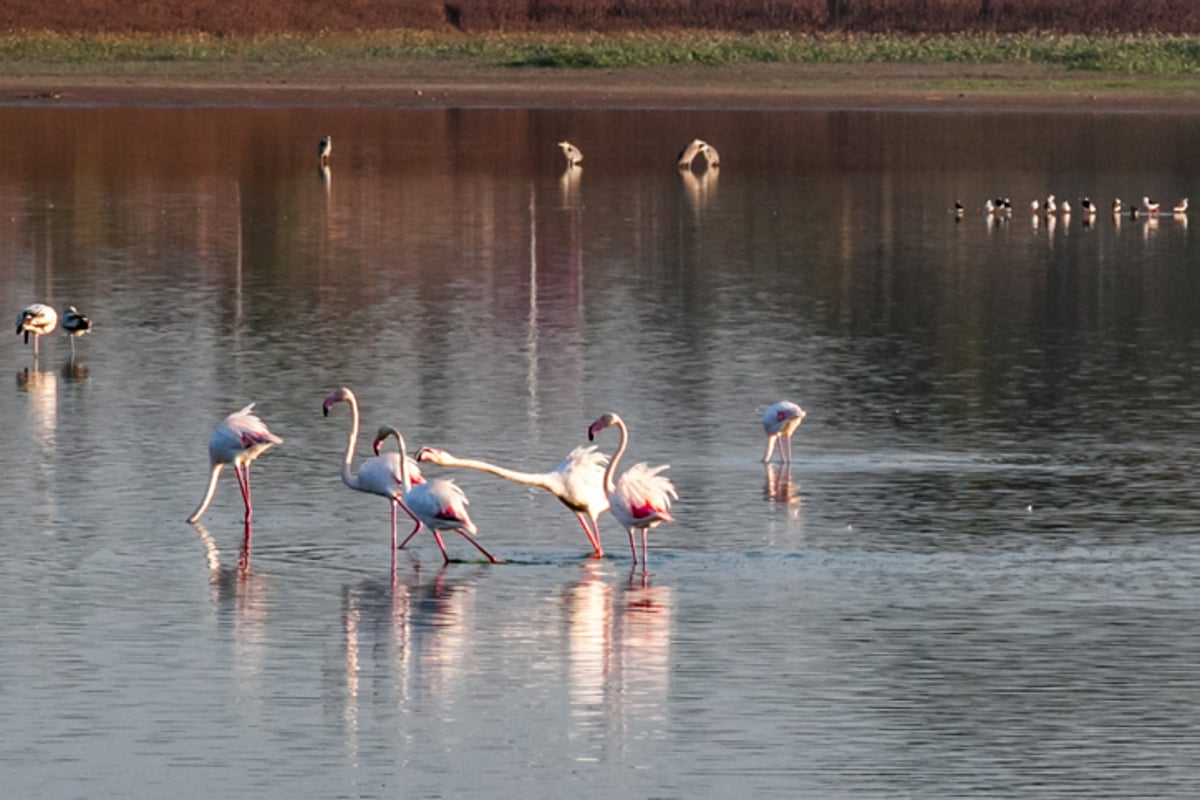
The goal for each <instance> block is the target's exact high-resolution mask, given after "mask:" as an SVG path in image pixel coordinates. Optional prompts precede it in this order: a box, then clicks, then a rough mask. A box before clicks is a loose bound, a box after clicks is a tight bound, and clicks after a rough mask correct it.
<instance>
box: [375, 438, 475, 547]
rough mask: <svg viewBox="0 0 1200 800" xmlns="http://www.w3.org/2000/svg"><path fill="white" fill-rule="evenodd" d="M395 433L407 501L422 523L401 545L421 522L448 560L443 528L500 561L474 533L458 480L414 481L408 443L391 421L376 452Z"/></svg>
mask: <svg viewBox="0 0 1200 800" xmlns="http://www.w3.org/2000/svg"><path fill="white" fill-rule="evenodd" d="M392 436H394V437H395V438H396V441H397V442H399V443H400V481H401V483H402V484H403V485H404V493H403V497H404V505H405V506H406V507H407V508H408V510H409V511H410V512H411V513H412V514H413V516H414V517H416V519H417V520H418V522H419V523H420V524H418V525H417V530H416V531H413V532H412V533H410V534H409V535H408V539H405V540H404V541H403V542H401V543H400V547H401V548H403V547H404V545H406V544H408V540H409V539H411V538H412V537H413V536H415V535H416V533H417V531H419V530H420V529H421V525H424V526H425V527H427V528H429V530H430V531H432V532H433V538H434V539H435V540H436V541H437V544H438V549H440V550H441V551H442V557H443V558H445V559H446V563H447V564H449V563H450V555H449V554H448V553H447V552H446V545H445V543H444V542H442V534H441V532H442V531H458V532H459V533H460V534H462V536H463V538H464V539H466V540H467V541H468V542H470V543H471V544H473V545H475V549H476V550H478V551H479V552H481V553H483V554H484V555H485V556H487V560H488V561H490V562H492V563H493V564H495V563H497V561H496V557H495V556H493V555H492V554H491V553H489V552H488V551H487V550H484V549H483V546H482V545H481V544H479V542H477V541H475V539H474V538H473V537H472V536H471V534H473V533H478V529H477V528H476V527H475V523H474V522H472V521H471V515H470V514H468V513H467V495H466V494H465V493H464V492H463V490H462V489H460V488H459V486H458V484H456V483H455V482H454V481H451V480H446V479H444V478H434V479H432V480H429V481H426V482H425V483H420V484H415V485H414V484H413V482H412V475H411V474H410V473H409V471H408V461H409V458H408V447H407V446H406V445H405V443H404V437H403V436H401V435H400V431H398V430H396V429H395V428H393V427H391V426H389V425H384V426H383V427H382V428H380V429H379V433H377V434H376V435H375V442H374V445H373V446H374V449H375V452H376V453H377V454H378V453H379V451H380V449H381V448H382V447H383V443H384V441H385V440H387V439H388V437H392Z"/></svg>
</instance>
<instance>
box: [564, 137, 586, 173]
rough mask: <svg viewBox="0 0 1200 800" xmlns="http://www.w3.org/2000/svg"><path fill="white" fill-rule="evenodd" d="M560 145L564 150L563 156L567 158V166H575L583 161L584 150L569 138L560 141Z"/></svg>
mask: <svg viewBox="0 0 1200 800" xmlns="http://www.w3.org/2000/svg"><path fill="white" fill-rule="evenodd" d="M558 147H559V149H560V150H562V152H563V156H564V157H565V158H566V159H567V167H568V168H570V167H574V166H576V165H577V164H579V162H580V161H583V151H581V150H580V149H579V148H578V147H576V146H575V145H573V144H571V143H570V142H568V141H567V140H565V139H564V140H563V141H561V142H559V143H558Z"/></svg>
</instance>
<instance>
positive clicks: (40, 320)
mask: <svg viewBox="0 0 1200 800" xmlns="http://www.w3.org/2000/svg"><path fill="white" fill-rule="evenodd" d="M57 327H58V312H57V311H55V310H54V309H53V308H51V307H50V306H48V305H46V304H45V303H33V304H32V305H28V306H25V308H23V309H21V313H20V314H18V315H17V335H18V336H20V335H21V334H22V333H23V334H25V344H29V334H31V333H32V334H33V357H34V358H37V355H38V340H39V339H41V337H43V336H45V335H46V334H48V333H53V332H54V329H55V328H57Z"/></svg>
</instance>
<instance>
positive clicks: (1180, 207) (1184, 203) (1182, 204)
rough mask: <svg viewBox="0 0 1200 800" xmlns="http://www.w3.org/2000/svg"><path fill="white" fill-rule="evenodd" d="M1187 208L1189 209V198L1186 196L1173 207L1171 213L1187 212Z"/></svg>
mask: <svg viewBox="0 0 1200 800" xmlns="http://www.w3.org/2000/svg"><path fill="white" fill-rule="evenodd" d="M1187 210H1188V199H1187V198H1186V197H1185V198H1183V199H1182V200H1180V201H1179V202H1178V203H1176V204H1175V207H1174V208H1172V209H1171V213H1173V214H1186V213H1187Z"/></svg>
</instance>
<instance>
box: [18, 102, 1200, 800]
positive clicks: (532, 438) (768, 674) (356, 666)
mask: <svg viewBox="0 0 1200 800" xmlns="http://www.w3.org/2000/svg"><path fill="white" fill-rule="evenodd" d="M0 127H2V128H3V130H4V131H5V136H4V138H3V140H0V296H2V297H3V299H4V303H3V306H4V308H5V309H7V310H6V311H5V312H4V313H6V314H9V315H10V316H9V319H12V316H14V315H15V314H16V312H17V310H18V309H20V308H21V307H22V306H24V305H25V304H27V303H30V302H33V301H44V302H47V303H51V304H53V305H54V306H56V307H58V308H59V309H61V308H63V307H64V306H65V305H67V304H75V305H77V306H78V307H79V308H80V310H81V311H83V312H84V313H86V314H88V315H90V316H91V317H92V318H93V320H94V322H95V331H94V333H93V334H91V335H90V336H88V337H85V338H83V339H81V340H79V341H78V342H77V352H76V354H75V356H74V357H72V355H71V351H70V348H69V345H68V342H67V340H66V338H65V337H63V336H62V334H61V333H57V334H54V335H53V336H51V337H49V338H48V339H46V340H45V341H43V343H42V354H41V357H40V358H39V359H38V360H37V361H36V362H35V361H34V359H33V356H32V349H31V348H30V347H27V346H23V345H22V343H21V341H20V339H19V338H14V337H13V336H12V334H11V333H10V334H9V338H8V341H7V344H5V345H4V346H3V348H0V363H2V364H3V370H4V371H5V372H7V374H8V375H9V376H10V377H9V380H8V383H7V388H3V384H0V419H3V421H4V422H3V425H2V426H0V448H2V450H3V452H5V453H6V454H7V456H6V459H5V474H4V479H3V489H2V490H0V518H2V519H3V526H2V527H3V536H2V547H3V558H2V559H0V775H2V776H3V784H4V794H5V795H6V796H10V797H28V798H33V797H39V798H75V797H102V796H107V797H153V798H159V797H164V796H169V795H177V796H181V797H190V796H201V795H203V796H247V795H250V794H253V795H257V796H265V797H346V798H350V797H353V798H360V797H361V798H384V797H398V796H403V797H412V798H454V797H466V796H496V797H518V796H520V797H528V798H561V797H566V796H580V797H615V796H626V797H656V798H693V797H751V796H757V797H822V798H827V797H846V798H896V797H954V798H965V797H1030V796H1038V797H1056V798H1057V797H1086V798H1132V797H1156V798H1161V797H1189V796H1192V795H1193V794H1194V791H1195V787H1196V785H1197V784H1198V783H1200V717H1198V715H1197V713H1196V709H1197V705H1198V701H1200V676H1198V672H1197V666H1198V664H1200V600H1198V599H1197V588H1198V584H1200V536H1198V535H1197V534H1200V525H1198V524H1197V519H1196V515H1197V510H1198V509H1200V492H1198V490H1197V483H1196V480H1195V464H1196V454H1197V449H1198V448H1197V445H1198V444H1200V441H1198V440H1200V374H1198V367H1197V365H1198V364H1200V269H1198V267H1200V249H1198V243H1197V239H1196V237H1195V236H1194V235H1193V234H1191V233H1190V232H1189V229H1188V225H1187V220H1186V219H1183V218H1174V217H1172V216H1171V215H1169V214H1165V215H1163V216H1162V217H1161V218H1158V219H1146V218H1140V219H1131V218H1129V217H1128V216H1125V217H1123V218H1121V219H1118V220H1114V219H1113V218H1112V216H1111V215H1110V214H1109V213H1108V210H1107V209H1108V205H1109V203H1110V202H1111V200H1112V198H1113V197H1116V196H1120V197H1122V198H1123V199H1124V200H1126V201H1127V202H1136V201H1137V200H1139V199H1140V198H1141V197H1142V196H1143V195H1151V196H1154V197H1156V198H1157V199H1159V200H1160V201H1161V202H1162V203H1163V204H1164V206H1169V205H1172V204H1173V203H1174V202H1176V201H1177V200H1178V199H1180V198H1182V197H1184V196H1187V195H1189V194H1190V195H1192V196H1193V197H1200V162H1197V160H1196V159H1195V148H1194V143H1195V142H1196V141H1197V140H1198V139H1200V117H1198V116H1196V115H1170V114H1083V113H1075V114H1049V113H1045V114H1043V113H932V112H900V111H883V112H865V111H864V112H852V111H807V112H770V111H766V112H736V113H734V112H715V111H673V112H656V111H573V110H559V111H555V110H512V109H494V110H487V109H481V110H447V109H442V110H430V111H405V110H382V109H373V110H356V109H338V108H332V109H331V108H324V109H247V108H211V109H185V108H158V109H132V108H85V107H64V108H34V107H21V106H10V107H3V108H0ZM326 134H332V136H333V142H334V149H333V157H332V161H331V165H330V169H329V171H328V173H327V174H326V173H323V172H322V171H320V170H319V169H318V166H317V160H316V143H317V141H318V140H319V139H320V138H321V137H322V136H324V135H326ZM695 136H701V137H703V138H705V139H708V140H709V141H710V142H712V143H713V144H714V145H715V146H717V147H718V148H719V150H720V153H721V167H720V170H719V173H712V172H710V173H702V172H701V171H700V170H699V169H697V171H696V172H695V173H686V174H681V173H680V172H678V171H677V170H676V169H675V167H674V165H673V161H674V156H675V154H676V152H677V151H678V150H679V149H680V148H681V147H682V145H683V144H684V143H686V142H687V141H689V140H690V139H691V138H693V137H695ZM563 138H570V139H571V140H572V141H574V142H575V143H576V144H578V145H579V146H580V147H581V148H582V150H583V152H584V162H583V166H582V169H580V170H579V171H578V172H575V173H566V174H564V172H563V168H562V167H563V165H562V162H561V156H560V155H559V153H558V151H557V149H556V148H555V146H554V143H555V142H557V141H558V140H560V139H563ZM1048 193H1054V194H1056V195H1057V196H1058V197H1059V198H1060V199H1061V198H1067V199H1069V200H1071V202H1072V203H1075V204H1077V201H1078V198H1080V197H1082V196H1085V195H1086V196H1090V197H1091V198H1093V199H1094V200H1095V201H1096V202H1097V203H1098V204H1099V205H1100V206H1101V207H1102V212H1101V213H1100V215H1098V216H1097V218H1096V219H1094V220H1091V221H1089V220H1087V219H1086V218H1085V216H1084V215H1082V214H1080V213H1079V212H1078V211H1076V213H1074V214H1073V215H1072V216H1071V218H1068V217H1063V216H1057V217H1055V218H1054V219H1053V220H1050V219H1045V218H1042V217H1033V216H1032V215H1030V213H1029V211H1028V208H1029V202H1030V200H1031V199H1033V198H1041V197H1044V196H1045V195H1046V194H1048ZM997 196H1008V197H1011V199H1012V204H1013V206H1014V213H1013V214H1012V217H1011V218H1010V219H996V218H994V217H988V216H986V215H985V214H984V211H983V208H982V206H983V202H984V200H985V199H986V198H989V197H997ZM956 200H961V201H962V202H963V204H964V205H965V206H966V208H967V210H966V213H965V215H964V218H963V219H962V220H961V221H956V220H955V218H954V214H953V213H952V208H953V204H954V202H955V201H956ZM10 330H11V329H10ZM342 384H345V385H348V386H351V387H352V388H354V389H355V390H356V391H357V392H358V395H359V398H360V401H361V403H362V410H363V427H364V432H365V435H367V436H368V437H369V436H370V434H371V433H372V432H373V431H374V430H375V428H376V426H378V425H379V424H381V423H389V424H392V425H395V426H397V427H398V428H400V429H401V430H402V431H403V432H404V433H405V435H406V436H407V438H408V440H409V442H410V443H411V444H413V445H421V444H433V445H438V446H441V447H445V448H447V449H450V450H451V451H453V452H455V453H456V454H459V455H471V456H476V457H479V458H486V459H490V460H493V461H496V462H499V463H502V464H506V465H510V466H513V467H516V468H520V469H526V470H532V471H537V470H544V469H549V468H550V467H552V466H553V465H555V464H556V463H557V462H558V460H559V459H560V458H561V457H562V456H563V455H564V454H565V453H566V452H567V451H568V450H569V449H570V448H572V447H574V446H576V445H579V444H583V443H585V442H586V430H587V426H588V424H589V423H590V422H591V421H592V420H593V419H594V418H595V417H597V416H599V415H600V414H601V413H603V412H605V411H609V410H612V411H617V412H619V413H620V414H621V415H622V416H623V417H624V418H625V420H626V421H627V422H628V423H629V426H630V429H631V434H632V438H631V444H630V450H629V453H628V454H627V459H626V463H633V462H635V461H649V462H651V463H668V464H670V465H671V466H670V470H669V472H668V474H669V475H670V477H671V478H672V479H673V480H674V482H675V484H676V486H677V487H678V490H679V495H680V497H679V500H678V502H677V503H676V505H675V507H674V512H675V516H676V522H675V523H674V524H671V525H665V526H663V527H661V528H659V529H657V530H655V531H654V532H652V534H651V537H650V564H649V574H648V575H646V576H645V577H643V576H642V574H641V573H640V572H639V571H637V570H633V569H631V559H630V553H629V548H628V543H627V540H626V537H625V534H624V533H623V532H622V531H620V530H619V529H618V527H617V525H616V523H615V522H614V520H612V518H611V517H608V516H606V517H605V518H603V519H602V521H601V531H602V534H603V539H604V544H605V548H606V550H607V551H608V553H607V556H606V557H605V558H604V559H602V560H594V559H588V558H586V557H585V556H586V554H587V552H588V545H587V541H586V539H585V537H584V535H583V532H582V530H581V529H580V527H579V525H578V524H577V523H576V522H575V520H574V519H573V518H572V516H571V515H570V513H569V512H568V511H567V510H566V509H565V508H563V507H562V506H560V505H559V504H558V503H557V502H556V501H555V500H554V499H553V498H551V497H550V496H548V495H545V494H541V493H538V492H537V491H535V490H530V489H526V488H524V487H521V486H517V485H514V484H509V483H505V482H502V481H500V480H497V479H495V478H492V477H491V476H486V475H480V474H475V473H464V474H458V475H456V476H455V477H456V478H457V480H458V482H459V483H460V485H462V486H463V487H464V489H465V490H466V492H467V493H468V495H469V497H470V499H471V510H472V512H473V514H474V517H475V521H476V522H477V524H478V525H479V529H480V540H481V542H483V543H484V544H485V545H486V546H487V547H489V548H490V549H491V550H493V551H494V552H495V553H496V554H497V555H499V556H501V557H502V558H503V559H505V561H506V562H507V563H503V564H499V565H489V564H487V563H481V562H480V561H479V559H478V557H477V555H476V554H475V553H474V551H472V550H471V549H470V548H469V546H468V545H467V544H466V543H465V542H464V541H463V540H462V539H460V538H458V537H455V536H453V535H450V536H448V537H447V547H448V548H450V551H451V554H452V555H453V556H455V559H456V560H455V561H454V563H451V564H449V565H448V566H445V567H443V565H442V561H441V558H440V555H439V554H438V551H437V548H436V546H435V544H434V542H433V541H432V538H431V537H429V536H428V535H426V534H422V536H420V537H418V538H417V539H416V540H414V543H413V544H412V545H411V546H410V548H409V549H407V550H405V551H402V552H401V553H400V554H399V558H398V560H397V565H396V571H395V575H394V576H393V574H392V570H391V566H390V560H389V553H388V544H387V538H388V509H387V504H386V502H384V501H383V500H381V499H379V498H377V497H372V496H369V495H364V494H359V493H355V492H351V491H350V490H348V489H346V488H345V487H344V486H342V485H341V483H340V481H339V477H338V471H339V463H340V459H341V456H342V453H343V449H344V447H345V443H346V437H347V435H348V433H349V426H350V420H349V414H348V413H345V412H347V411H348V409H346V408H345V407H344V406H339V407H338V408H336V409H335V410H334V413H332V414H331V415H330V416H329V417H328V418H324V417H322V414H321V402H322V400H323V399H324V397H325V396H326V395H327V394H328V393H329V392H331V391H332V390H333V389H335V388H336V387H337V386H339V385H342ZM785 398H786V399H791V400H793V401H796V402H798V403H800V404H801V405H802V406H804V408H805V409H806V410H807V412H808V417H807V419H806V421H805V422H804V424H803V425H802V427H801V428H800V430H799V432H798V434H797V436H796V440H795V462H794V464H793V466H792V468H791V470H790V474H789V473H788V471H786V470H780V469H769V468H765V467H764V466H763V464H762V463H761V462H760V458H761V456H762V451H763V446H764V441H765V440H764V438H763V433H762V428H761V424H760V418H761V414H762V411H763V410H764V408H765V407H766V406H767V405H769V404H770V403H772V402H774V401H776V400H779V399H785ZM252 401H253V402H256V403H257V404H258V405H257V410H258V412H259V413H260V414H261V415H262V417H263V419H264V420H265V421H266V422H267V423H268V425H269V426H270V427H271V428H272V429H273V430H274V431H275V432H276V433H277V434H279V435H280V436H282V437H283V439H284V443H283V444H282V445H281V446H279V447H277V448H275V449H274V450H271V451H270V452H268V453H267V454H266V455H265V456H264V457H263V458H261V459H260V460H259V461H258V462H257V463H256V464H255V466H254V469H253V475H254V478H253V480H254V483H253V493H254V505H255V518H254V527H253V539H252V544H251V549H250V552H249V564H248V565H247V566H246V567H245V568H242V567H240V566H239V558H240V553H239V550H240V547H241V544H242V533H243V531H242V523H241V516H242V508H241V500H240V496H239V494H238V492H237V487H236V483H235V482H234V481H233V479H232V475H228V474H227V475H226V476H225V477H224V478H223V479H222V483H221V485H220V487H219V489H218V493H217V499H216V501H215V503H214V505H213V507H212V509H210V511H209V512H208V514H207V515H206V516H205V518H204V519H203V523H202V525H200V526H196V527H193V526H191V525H188V524H186V523H185V522H184V518H185V517H186V516H187V515H188V513H190V512H191V510H192V509H193V508H194V507H195V504H196V503H197V501H198V500H199V499H200V495H201V493H202V491H203V487H204V481H205V478H206V473H207V455H206V443H207V439H208V434H209V432H210V431H211V430H212V428H213V426H214V425H215V424H216V423H217V422H218V421H219V420H220V419H221V418H222V417H224V416H225V415H226V414H228V413H230V412H231V411H234V410H236V409H239V408H241V407H242V406H244V405H246V404H247V403H250V402H252ZM600 443H601V444H602V445H603V446H604V447H606V448H607V449H608V450H609V451H610V452H611V450H612V449H613V448H614V447H615V444H616V442H615V435H610V432H605V433H604V434H602V435H601V438H600ZM367 452H368V447H367V443H366V442H360V444H359V454H360V455H359V457H360V458H362V457H364V456H365V455H366V454H367ZM427 471H429V472H437V471H436V470H433V469H430V470H427ZM439 474H442V473H439ZM447 474H448V473H447Z"/></svg>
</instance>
